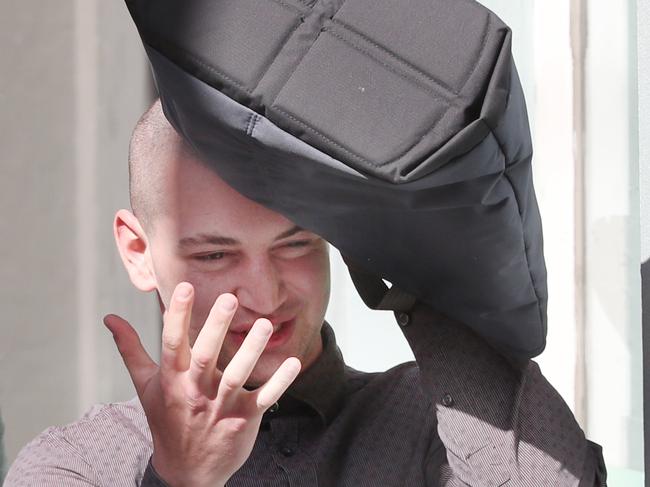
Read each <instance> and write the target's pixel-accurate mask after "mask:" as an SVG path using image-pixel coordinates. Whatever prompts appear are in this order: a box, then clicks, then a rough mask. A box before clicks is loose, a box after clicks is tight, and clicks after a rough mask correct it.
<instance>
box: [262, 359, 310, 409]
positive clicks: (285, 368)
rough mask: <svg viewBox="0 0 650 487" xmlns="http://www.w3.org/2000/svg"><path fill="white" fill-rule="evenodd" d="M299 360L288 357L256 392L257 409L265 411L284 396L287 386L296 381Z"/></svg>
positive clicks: (298, 371) (299, 366)
mask: <svg viewBox="0 0 650 487" xmlns="http://www.w3.org/2000/svg"><path fill="white" fill-rule="evenodd" d="M300 368H301V364H300V360H298V359H297V358H296V357H289V358H288V359H286V360H285V361H284V362H282V365H280V367H279V368H278V370H276V371H275V373H274V374H273V375H272V376H271V378H270V379H269V380H268V382H267V383H266V384H264V385H263V386H262V387H260V388H259V389H258V390H257V407H258V408H259V409H260V410H262V411H266V410H267V409H268V408H270V407H271V406H272V405H273V404H274V403H275V402H276V401H277V400H279V399H280V396H282V394H284V391H286V390H287V389H288V388H289V386H290V385H291V384H292V383H293V381H294V380H296V377H298V374H299V373H300Z"/></svg>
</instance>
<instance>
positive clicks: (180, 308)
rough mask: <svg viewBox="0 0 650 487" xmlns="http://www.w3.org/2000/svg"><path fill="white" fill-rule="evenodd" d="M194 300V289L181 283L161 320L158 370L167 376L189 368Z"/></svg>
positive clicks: (188, 284)
mask: <svg viewBox="0 0 650 487" xmlns="http://www.w3.org/2000/svg"><path fill="white" fill-rule="evenodd" d="M193 300H194V288H193V287H192V285H191V284H190V283H188V282H181V283H180V284H179V285H178V286H176V289H174V294H173V295H172V298H171V302H170V303H169V309H167V311H166V312H165V316H164V318H163V321H164V325H163V332H162V350H161V352H160V370H161V373H162V374H163V376H164V375H167V374H169V373H174V372H183V371H186V370H187V369H188V368H189V366H190V341H189V335H188V331H189V326H190V317H191V313H192V303H193Z"/></svg>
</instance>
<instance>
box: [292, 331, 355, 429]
mask: <svg viewBox="0 0 650 487" xmlns="http://www.w3.org/2000/svg"><path fill="white" fill-rule="evenodd" d="M321 338H322V339H323V351H322V352H321V354H320V356H319V357H318V358H317V359H316V361H315V362H314V363H313V364H312V365H311V367H309V368H308V369H307V370H305V371H304V372H303V373H301V374H300V375H299V376H298V378H297V379H296V380H295V381H294V382H293V384H292V385H291V386H290V387H289V389H288V390H287V395H288V396H290V397H292V398H294V399H297V400H299V401H302V402H304V403H305V404H307V405H308V406H310V407H311V408H312V409H314V410H315V411H316V412H317V413H318V415H319V416H320V417H321V419H322V420H323V422H324V423H325V424H327V423H329V422H330V421H331V420H332V419H333V418H334V416H336V414H337V413H338V411H339V409H340V407H341V402H342V400H343V395H344V390H345V363H344V362H343V356H342V355H341V351H340V350H339V348H338V346H337V345H336V338H335V337H334V330H332V327H331V326H330V325H329V324H328V323H327V322H324V323H323V328H322V329H321Z"/></svg>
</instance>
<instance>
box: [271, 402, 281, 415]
mask: <svg viewBox="0 0 650 487" xmlns="http://www.w3.org/2000/svg"><path fill="white" fill-rule="evenodd" d="M279 410H280V403H278V402H276V403H275V404H273V406H271V407H270V408H269V413H277V412H278V411H279Z"/></svg>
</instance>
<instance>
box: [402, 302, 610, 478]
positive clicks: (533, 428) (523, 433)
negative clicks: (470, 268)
mask: <svg viewBox="0 0 650 487" xmlns="http://www.w3.org/2000/svg"><path fill="white" fill-rule="evenodd" d="M398 321H399V322H400V323H401V324H403V325H404V324H405V325H406V326H403V327H402V330H403V332H404V334H405V336H406V338H407V340H408V341H409V344H410V346H411V349H412V350H413V352H414V354H415V358H416V361H417V363H418V366H419V368H420V374H421V377H422V381H423V386H424V388H425V391H426V393H427V394H432V400H433V402H434V403H435V411H436V417H437V421H438V427H437V429H438V435H439V436H440V439H441V440H442V442H443V444H444V446H445V449H446V453H447V462H448V465H446V466H445V468H444V469H442V470H441V472H438V473H437V474H436V475H438V478H436V479H428V480H429V482H430V485H441V486H448V487H452V486H454V487H455V486H470V487H479V486H481V487H493V486H494V487H496V486H506V487H519V486H538V485H553V486H557V487H594V486H605V485H606V469H605V464H604V461H603V457H602V451H601V448H600V447H599V446H598V445H596V444H595V443H592V442H589V441H588V440H587V439H586V438H585V436H584V433H583V431H582V429H581V428H580V426H579V425H578V423H577V422H576V420H575V418H574V416H573V413H572V412H571V410H570V409H569V407H568V406H567V404H566V403H565V402H564V400H563V399H562V397H561V396H560V395H559V394H558V392H557V391H556V390H555V389H554V388H553V387H552V386H551V385H550V384H549V382H548V381H547V380H546V379H545V378H544V376H543V375H542V373H541V371H540V369H539V366H538V365H537V364H536V363H535V362H533V361H529V362H527V363H526V364H523V365H521V366H519V365H517V366H515V365H512V364H511V363H510V362H509V361H508V360H506V359H505V358H504V357H502V356H501V355H500V354H498V353H497V352H496V351H495V350H494V349H493V348H492V347H490V346H489V345H488V344H487V343H486V342H485V341H484V340H483V339H482V338H480V337H479V336H478V335H476V334H475V333H474V332H472V331H471V330H470V329H469V328H468V327H467V326H465V325H463V324H461V323H458V322H455V321H453V320H450V319H448V318H446V317H444V316H441V315H439V314H436V313H434V312H432V311H431V310H430V309H428V308H426V307H425V306H422V305H418V306H416V308H415V309H414V310H413V311H412V313H409V314H408V315H406V316H401V317H400V318H399V319H398Z"/></svg>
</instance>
